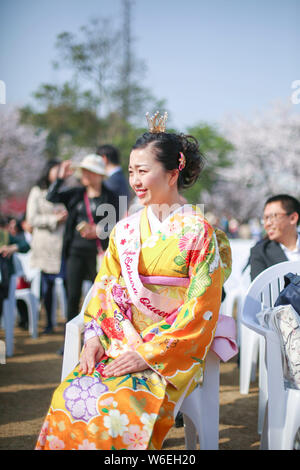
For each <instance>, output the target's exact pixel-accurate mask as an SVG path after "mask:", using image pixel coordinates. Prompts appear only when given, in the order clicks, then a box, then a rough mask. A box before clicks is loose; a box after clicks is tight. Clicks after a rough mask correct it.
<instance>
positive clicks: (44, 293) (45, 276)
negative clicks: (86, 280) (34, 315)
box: [41, 260, 65, 328]
mask: <svg viewBox="0 0 300 470" xmlns="http://www.w3.org/2000/svg"><path fill="white" fill-rule="evenodd" d="M58 277H61V278H62V279H65V262H64V260H62V263H61V267H60V271H59V273H57V274H49V273H45V272H43V271H42V272H41V298H42V300H43V302H44V306H45V310H46V316H47V328H52V326H53V325H52V304H53V288H54V283H55V279H56V278H58Z"/></svg>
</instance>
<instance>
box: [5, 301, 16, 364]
mask: <svg viewBox="0 0 300 470" xmlns="http://www.w3.org/2000/svg"><path fill="white" fill-rule="evenodd" d="M15 310H16V302H14V306H13V305H12V303H11V302H9V300H8V299H6V300H4V302H3V317H4V325H5V343H6V356H7V357H12V356H13V354H14V327H15Z"/></svg>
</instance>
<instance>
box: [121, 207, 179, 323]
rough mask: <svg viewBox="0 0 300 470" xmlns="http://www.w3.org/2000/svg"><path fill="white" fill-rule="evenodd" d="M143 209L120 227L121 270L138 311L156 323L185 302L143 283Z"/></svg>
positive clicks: (122, 221) (124, 221) (123, 221)
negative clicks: (140, 264)
mask: <svg viewBox="0 0 300 470" xmlns="http://www.w3.org/2000/svg"><path fill="white" fill-rule="evenodd" d="M141 213H142V210H140V211H139V212H137V213H135V214H133V215H132V216H130V217H128V218H127V219H124V220H121V221H120V222H119V223H118V224H117V226H116V243H117V248H118V253H119V258H120V263H121V270H122V275H123V278H124V281H125V283H126V287H127V289H128V292H129V295H130V299H131V301H132V303H133V304H134V305H135V306H136V308H137V309H138V310H140V311H141V312H143V313H144V314H145V315H146V316H148V317H150V318H151V319H152V320H154V321H155V322H157V321H160V320H162V317H168V316H169V315H171V314H172V313H173V314H174V312H175V311H176V310H177V309H178V308H179V307H180V305H182V303H183V302H182V300H180V299H170V298H167V297H163V296H162V295H160V294H156V293H154V292H151V291H150V290H149V289H146V288H145V287H144V285H143V284H142V282H141V280H140V277H139V272H138V264H139V255H140V250H141V236H140V220H141Z"/></svg>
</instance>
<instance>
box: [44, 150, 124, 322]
mask: <svg viewBox="0 0 300 470" xmlns="http://www.w3.org/2000/svg"><path fill="white" fill-rule="evenodd" d="M74 172H75V175H76V176H78V177H79V178H80V181H81V184H82V186H77V187H71V188H70V187H68V188H62V185H63V183H64V180H66V179H67V178H68V177H69V176H71V175H72V174H74ZM105 176H106V170H105V165H104V161H103V159H102V158H101V157H100V156H98V155H95V154H90V155H87V156H86V157H84V158H83V160H82V161H81V162H80V164H79V165H74V162H72V161H71V160H65V161H63V162H62V163H61V165H60V168H59V171H58V178H57V180H56V181H55V182H54V183H53V184H52V185H51V186H50V188H49V191H48V194H47V200H48V201H51V202H60V203H63V204H64V205H65V206H66V208H67V210H68V218H67V222H66V229H65V234H64V243H63V256H64V258H65V260H66V283H67V305H68V307H67V320H68V321H69V320H71V319H72V318H74V317H75V316H76V315H77V314H78V312H79V303H80V298H81V292H82V284H83V281H85V280H89V281H94V279H95V277H96V274H97V255H98V254H101V253H103V251H104V250H105V249H106V248H107V245H108V240H109V238H108V237H109V231H107V233H106V235H107V236H106V237H105V233H104V235H103V234H102V236H101V240H100V239H99V237H98V234H97V230H96V227H97V224H98V223H99V222H101V220H103V219H104V217H107V213H104V215H98V214H100V213H101V212H102V213H103V211H101V210H100V211H99V207H100V206H101V205H102V204H110V205H111V206H110V207H111V208H112V212H113V215H115V221H117V220H118V213H119V212H118V199H117V197H116V196H115V195H114V193H113V192H111V191H110V190H109V189H108V188H106V187H105V186H104V184H103V179H104V178H105ZM112 220H114V218H113V217H112ZM110 229H112V226H110Z"/></svg>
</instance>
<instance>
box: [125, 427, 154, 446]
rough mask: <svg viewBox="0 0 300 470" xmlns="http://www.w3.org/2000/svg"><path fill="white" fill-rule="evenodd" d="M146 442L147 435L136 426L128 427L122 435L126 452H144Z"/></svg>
mask: <svg viewBox="0 0 300 470" xmlns="http://www.w3.org/2000/svg"><path fill="white" fill-rule="evenodd" d="M148 440H149V436H148V433H147V432H146V431H143V430H142V429H141V428H140V427H139V426H136V425H132V426H129V427H128V432H125V433H124V435H123V442H124V444H126V445H127V449H128V450H145V449H146V448H147V444H148Z"/></svg>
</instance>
